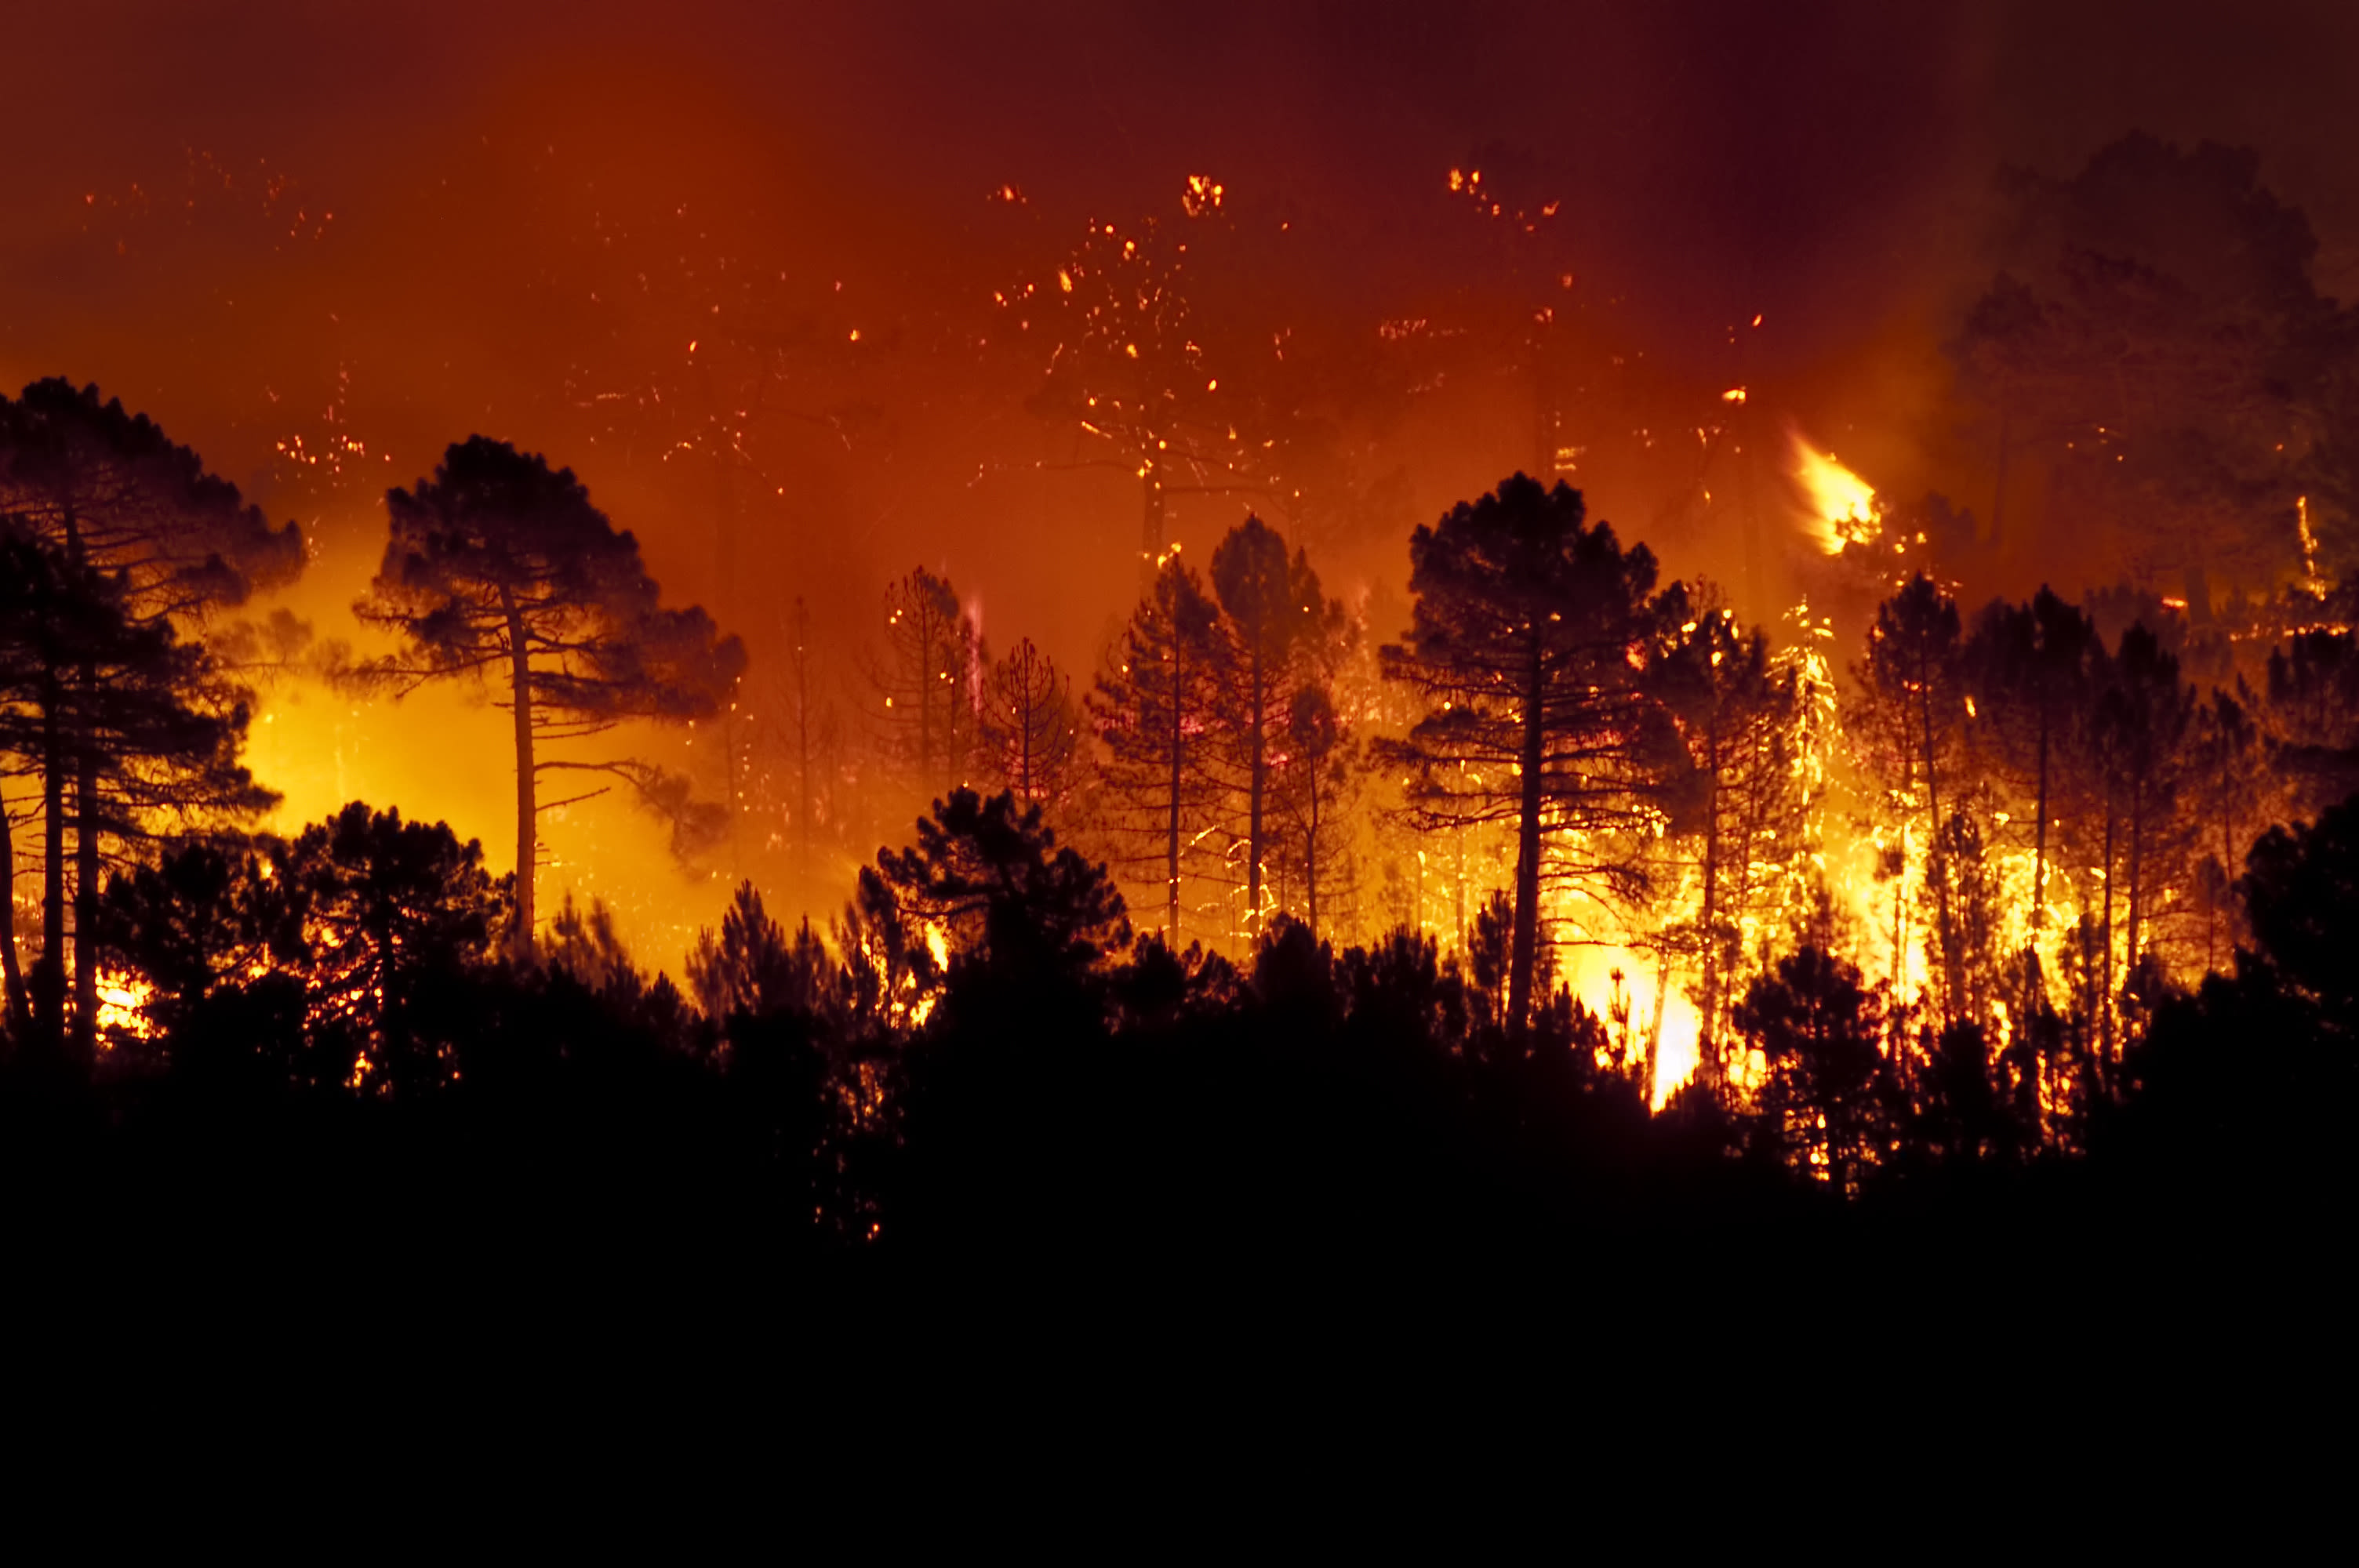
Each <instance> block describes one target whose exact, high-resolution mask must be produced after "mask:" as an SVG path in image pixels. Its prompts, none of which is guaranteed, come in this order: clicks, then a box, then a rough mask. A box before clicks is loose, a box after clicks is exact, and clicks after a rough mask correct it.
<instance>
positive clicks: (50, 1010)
mask: <svg viewBox="0 0 2359 1568" xmlns="http://www.w3.org/2000/svg"><path fill="white" fill-rule="evenodd" d="M42 697H43V701H42V714H41V815H42V818H43V826H44V828H45V841H44V843H43V844H42V850H43V855H42V863H41V957H40V962H39V963H38V964H36V965H35V966H34V968H33V1027H34V1032H35V1033H36V1034H37V1035H38V1037H39V1039H40V1041H41V1044H42V1045H43V1046H44V1048H45V1049H47V1050H48V1051H49V1052H50V1053H51V1054H57V1053H59V1052H60V1051H61V1050H62V1049H63V1047H64V1044H65V1011H66V756H65V736H64V734H63V733H62V732H61V730H60V717H59V713H58V709H59V708H60V706H61V705H62V704H63V702H64V700H65V693H64V690H63V689H62V687H61V686H60V682H59V681H58V679H57V676H56V673H55V672H54V671H51V672H49V676H48V678H47V679H46V680H44V682H43V683H42Z"/></svg>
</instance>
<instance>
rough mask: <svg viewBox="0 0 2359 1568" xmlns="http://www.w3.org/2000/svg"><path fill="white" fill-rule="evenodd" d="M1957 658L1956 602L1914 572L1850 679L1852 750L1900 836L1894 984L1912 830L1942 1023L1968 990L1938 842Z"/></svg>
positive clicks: (1879, 619)
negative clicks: (1922, 862) (1929, 910)
mask: <svg viewBox="0 0 2359 1568" xmlns="http://www.w3.org/2000/svg"><path fill="white" fill-rule="evenodd" d="M1960 656H1961V649H1960V642H1959V622H1958V607H1957V603H1956V601H1955V600H1952V599H1951V598H1950V596H1949V595H1948V594H1946V593H1944V592H1942V591H1941V589H1940V587H1939V586H1938V585H1936V584H1935V583H1934V582H1933V580H1932V579H1930V578H1928V577H1926V576H1924V575H1923V574H1922V573H1919V574H1918V575H1917V576H1915V577H1913V578H1911V579H1909V580H1908V583H1907V585H1906V586H1904V587H1903V588H1902V589H1900V591H1899V592H1897V593H1896V594H1894V595H1893V596H1892V597H1891V598H1889V599H1887V600H1885V601H1884V602H1883V603H1882V604H1880V605H1878V606H1877V607H1876V611H1875V625H1874V627H1872V628H1871V629H1870V630H1869V632H1868V636H1867V653H1866V657H1865V658H1864V659H1863V660H1862V661H1861V663H1860V664H1859V665H1858V666H1857V667H1856V668H1854V670H1853V672H1852V676H1853V682H1854V697H1853V700H1852V704H1851V711H1850V713H1849V715H1848V720H1849V723H1848V729H1849V732H1850V739H1851V741H1852V744H1853V747H1854V751H1855V752H1856V754H1857V756H1858V758H1859V760H1860V762H1861V764H1862V766H1863V769H1864V772H1865V773H1867V774H1868V776H1869V777H1870V778H1871V779H1873V780H1874V781H1875V784H1876V785H1877V787H1878V789H1879V790H1880V791H1881V794H1882V806H1883V808H1884V810H1885V811H1886V812H1888V813H1890V815H1891V816H1893V817H1894V818H1895V819H1897V827H1898V828H1899V837H1898V842H1897V858H1895V859H1894V860H1891V861H1890V862H1889V864H1888V869H1889V871H1890V872H1891V878H1892V884H1893V888H1892V979H1893V984H1894V986H1895V987H1896V989H1897V988H1899V987H1901V986H1902V985H1903V983H1904V979H1905V977H1906V976H1907V974H1908V940H1907V932H1908V915H1907V892H1908V875H1909V865H1908V862H1909V859H1910V857H1909V849H1908V840H1909V837H1910V834H1911V832H1912V830H1913V831H1914V832H1915V834H1916V835H1917V837H1918V838H1919V841H1920V842H1921V843H1923V845H1924V846H1925V851H1924V852H1925V855H1926V870H1925V872H1924V878H1925V884H1926V887H1927V890H1928V892H1930V893H1931V895H1932V902H1933V903H1934V930H1933V933H1932V936H1933V942H1932V944H1931V947H1932V952H1933V954H1934V957H1935V958H1936V960H1937V965H1938V968H1939V974H1938V977H1937V979H1938V981H1939V984H1938V987H1937V989H1936V993H1935V994H1936V995H1937V996H1938V997H1939V999H1940V1005H1941V1008H1942V1010H1943V1016H1944V1018H1945V1019H1954V1018H1955V1017H1956V1016H1957V1012H1956V1009H1957V1004H1958V1000H1959V999H1960V998H1961V997H1962V994H1963V989H1964V983H1965V982H1964V975H1963V971H1962V967H1961V965H1962V957H1961V953H1960V949H1959V945H1958V934H1957V929H1956V925H1955V920H1954V911H1953V910H1952V909H1951V899H1950V892H1949V887H1950V875H1949V871H1948V868H1947V865H1946V863H1945V861H1944V860H1943V859H1942V847H1941V841H1940V825H1941V822H1942V818H1943V805H1942V803H1943V800H1944V798H1945V797H1944V794H1943V792H1944V791H1945V790H1947V791H1948V792H1949V795H1948V797H1947V798H1948V799H1949V801H1950V804H1951V806H1955V805H1957V804H1958V794H1959V785H1960V781H1959V780H1958V779H1957V778H1955V777H1953V776H1952V772H1953V769H1954V767H1955V766H1956V763H1957V759H1958V752H1959V748H1960V745H1961V735H1960V731H1961V730H1962V728H1963V726H1964V724H1965V722H1966V707H1965V704H1966V691H1965V684H1964V672H1963V670H1962V666H1961V665H1960Z"/></svg>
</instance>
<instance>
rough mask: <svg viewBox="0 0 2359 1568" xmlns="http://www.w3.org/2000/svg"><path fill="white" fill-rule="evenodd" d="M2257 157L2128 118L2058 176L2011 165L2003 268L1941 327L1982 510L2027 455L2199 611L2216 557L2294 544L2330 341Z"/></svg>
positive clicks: (2062, 496)
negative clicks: (1973, 441) (1981, 414)
mask: <svg viewBox="0 0 2359 1568" xmlns="http://www.w3.org/2000/svg"><path fill="white" fill-rule="evenodd" d="M2258 170H2259V158H2258V157H2257V155H2256V154H2254V153H2252V152H2250V151H2247V150H2240V149H2234V148H2229V147H2223V146H2215V145H2212V144H2210V143H2206V144H2204V145H2203V146H2199V147H2197V148H2196V149H2195V150H2194V151H2192V152H2191V153H2190V152H2185V151H2182V150H2181V149H2180V148H2178V147H2176V146H2169V145H2166V144H2164V143H2162V142H2159V141H2157V140H2156V139H2155V138H2153V137H2152V136H2149V135H2144V134H2135V135H2129V136H2126V137H2124V138H2123V139H2122V140H2120V141H2118V142H2115V143H2114V144H2113V145H2111V146H2106V147H2104V148H2102V149H2100V150H2099V151H2098V152H2097V153H2096V154H2095V155H2094V156H2093V157H2092V158H2091V159H2090V161H2089V164H2088V166H2087V167H2086V168H2084V169H2082V171H2081V172H2080V173H2079V174H2077V175H2075V176H2074V177H2072V178H2070V179H2061V180H2060V179H2051V178H2042V177H2040V176H2038V175H2035V174H2031V173H2027V172H2025V171H2020V170H2017V171H2010V173H2009V175H2008V176H2007V178H2006V196H2007V198H2008V214H2007V215H2008V218H2009V220H2010V222H2009V223H2008V224H2007V227H2008V229H2009V230H2011V232H2008V233H2006V235H2005V237H2004V239H2003V242H2002V243H2003V254H2004V255H2005V257H2006V264H2007V268H2008V270H2006V271H2003V272H2001V273H2000V274H1999V275H1998V276H1996V277H1995V279H1994V280H1993V283H1992V286H1991V287H1990V289H1989V291H1988V292H1987V293H1986V294H1985V295H1984V297H1983V298H1982V299H1981V300H1980V301H1979V302H1978V303H1977V304H1976V306H1975V307H1974V308H1973V311H1972V312H1971V313H1970V315H1969V317H1968V319H1967V322H1966V329H1965V331H1964V333H1963V335H1962V338H1961V340H1960V341H1959V342H1958V343H1957V344H1956V345H1955V346H1954V349H1953V352H1954V354H1955V355H1956V358H1957V361H1958V363H1959V366H1960V370H1961V373H1962V381H1963V383H1964V384H1965V387H1966V390H1967V391H1968V392H1969V393H1970V394H1971V395H1974V396H1975V397H1976V398H1977V400H1979V401H1981V402H1983V403H1984V405H1985V406H1987V407H1988V409H1989V410H1990V414H1991V417H1992V422H1993V424H1994V426H1995V470H1996V475H1997V483H1996V492H1995V493H1996V495H1997V497H1998V499H1999V503H2000V504H1999V506H1998V507H1995V508H1994V512H1995V514H2003V509H2004V504H2005V500H2006V494H2007V488H2008V487H2007V480H2006V472H2007V468H2008V465H2009V463H2010V462H2011V461H2017V460H2023V459H2025V458H2029V459H2031V460H2036V461H2038V462H2040V463H2042V464H2044V465H2046V466H2047V467H2048V468H2049V470H2050V471H2051V473H2052V475H2053V480H2052V489H2051V493H2052V494H2053V495H2054V497H2055V498H2056V500H2057V501H2058V502H2059V503H2064V504H2067V505H2070V506H2071V508H2072V510H2073V512H2074V514H2076V515H2077V516H2078V517H2079V518H2081V519H2082V520H2083V523H2084V525H2085V524H2093V525H2095V526H2096V527H2097V528H2099V529H2101V530H2103V534H2102V536H2103V537H2104V539H2105V540H2106V541H2107V542H2108V543H2109V544H2110V545H2111V546H2112V553H2113V555H2114V560H2115V562H2116V563H2117V565H2118V566H2119V568H2121V569H2124V570H2125V571H2128V572H2129V573H2131V574H2132V575H2134V576H2136V577H2137V578H2139V579H2141V580H2144V579H2147V578H2148V577H2150V576H2151V575H2152V574H2153V573H2156V572H2171V573H2175V574H2178V575H2180V576H2182V577H2183V578H2184V579H2185V582H2186V585H2187V586H2186V597H2187V603H2188V608H2189V613H2190V616H2191V617H2193V618H2194V619H2196V620H2198V621H2201V620H2205V619H2208V618H2209V617H2210V615H2211V614H2212V597H2213V592H2212V583H2213V580H2214V579H2226V581H2227V583H2228V584H2229V585H2231V586H2234V585H2235V584H2240V583H2243V584H2253V583H2265V582H2267V581H2268V580H2270V579H2272V578H2273V577H2275V576H2277V575H2278V574H2280V573H2281V572H2284V571H2286V570H2288V569H2290V568H2293V567H2295V566H2296V565H2297V564H2298V563H2299V544H2298V541H2297V538H2296V530H2295V514H2296V507H2297V497H2298V495H2299V493H2300V492H2301V491H2302V490H2303V489H2304V487H2305V485H2309V484H2311V483H2313V482H2314V480H2313V476H2312V474H2311V473H2310V469H2311V467H2312V464H2313V447H2312V442H2311V439H2310V430H2312V429H2320V428H2322V427H2324V426H2325V423H2326V421H2325V420H2324V419H2323V418H2321V413H2322V407H2321V403H2322V400H2323V398H2324V395H2325V386H2324V384H2323V383H2324V379H2325V377H2326V376H2327V374H2328V373H2329V371H2330V370H2331V368H2332V366H2333V365H2335V364H2336V363H2337V362H2347V361H2348V351H2347V349H2346V348H2345V347H2344V346H2343V342H2342V340H2341V332H2340V330H2339V329H2338V327H2337V325H2336V321H2335V312H2334V310H2333V307H2332V302H2331V301H2327V300H2323V299H2321V297H2319V296H2318V294H2317V292H2316V290H2315V288H2314V287H2313V286H2312V284H2311V281H2310V262H2311V258H2312V256H2313V255H2314V254H2315V252H2316V250H2317V241H2316V240H2315V238H2314V237H2313V236H2312V234H2311V232H2310V225H2309V223H2308V222H2307V221H2306V220H2305V219H2304V218H2303V217H2302V215H2301V213H2300V212H2299V211H2297V210H2294V209H2291V208H2288V207H2286V206H2283V205H2281V204H2280V203H2279V202H2278V201H2277V199H2276V198H2275V197H2274V196H2273V195H2271V194H2270V193H2269V192H2268V191H2267V189H2264V188H2262V187H2261V186H2260V185H2259V183H2258V182H2257V178H2256V177H2257V174H2258ZM1999 526H2003V516H1998V515H1995V519H1994V527H1995V528H1996V527H1999Z"/></svg>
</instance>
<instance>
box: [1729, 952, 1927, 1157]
mask: <svg viewBox="0 0 2359 1568" xmlns="http://www.w3.org/2000/svg"><path fill="white" fill-rule="evenodd" d="M1735 1021H1736V1027H1737V1028H1738V1029H1739V1030H1741V1031H1742V1032H1743V1033H1744V1034H1745V1038H1746V1039H1747V1040H1748V1041H1749V1042H1750V1043H1751V1044H1753V1046H1754V1048H1755V1049H1756V1050H1758V1051H1760V1052H1761V1054H1763V1055H1764V1056H1765V1057H1766V1058H1767V1061H1768V1064H1769V1075H1770V1076H1769V1086H1768V1088H1767V1091H1766V1093H1765V1095H1764V1097H1763V1107H1762V1113H1763V1116H1764V1118H1765V1119H1766V1122H1767V1130H1768V1131H1769V1133H1770V1134H1771V1136H1772V1137H1773V1138H1774V1140H1775V1141H1776V1142H1777V1146H1778V1147H1779V1148H1780V1149H1781V1150H1783V1151H1784V1152H1786V1153H1787V1155H1788V1158H1790V1159H1792V1160H1793V1161H1794V1162H1796V1163H1797V1164H1799V1165H1800V1166H1801V1167H1802V1168H1803V1169H1805V1170H1806V1171H1808V1172H1810V1173H1811V1174H1814V1175H1817V1176H1819V1177H1821V1179H1822V1180H1824V1181H1826V1182H1827V1183H1829V1184H1831V1185H1832V1186H1833V1187H1834V1189H1835V1190H1836V1191H1837V1192H1842V1193H1850V1192H1854V1191H1856V1190H1857V1188H1858V1185H1859V1181H1860V1176H1861V1173H1862V1172H1863V1170H1864V1167H1865V1166H1866V1165H1867V1164H1868V1162H1870V1161H1872V1160H1873V1159H1874V1158H1875V1154H1876V1152H1877V1150H1878V1148H1879V1145H1880V1141H1881V1134H1882V1127H1883V1122H1884V1119H1885V1114H1884V1113H1885V1110H1886V1106H1887V1104H1888V1103H1889V1099H1890V1095H1891V1089H1890V1086H1889V1084H1888V1083H1887V1081H1886V1075H1885V1063H1884V1055H1883V1053H1882V1052H1881V1051H1880V1050H1879V1049H1878V1043H1879V1041H1880V1039H1881V1037H1882V1033H1883V1027H1884V1006H1883V1001H1882V1000H1881V997H1880V996H1879V994H1878V993H1877V992H1876V991H1875V990H1871V989H1868V988H1867V987H1866V986H1865V985H1864V983H1863V982H1862V981H1861V979H1860V973H1859V969H1858V968H1857V967H1856V966H1854V965H1852V964H1849V963H1846V962H1844V961H1843V959H1841V958H1839V957H1835V956H1834V955H1832V954H1831V953H1829V952H1827V951H1826V950H1825V949H1824V948H1822V947H1821V946H1817V945H1816V944H1815V943H1809V942H1806V943H1805V944H1804V945H1803V946H1802V947H1801V948H1800V949H1799V951H1797V952H1795V953H1792V954H1790V955H1788V957H1783V958H1780V959H1779V960H1777V970H1776V972H1775V973H1774V974H1769V975H1764V976H1762V977H1760V978H1759V979H1756V980H1755V981H1754V982H1753V985H1752V987H1751V989H1748V990H1747V991H1746V992H1745V1000H1743V1001H1742V1002H1740V1003H1738V1004H1737V1007H1736V1012H1735Z"/></svg>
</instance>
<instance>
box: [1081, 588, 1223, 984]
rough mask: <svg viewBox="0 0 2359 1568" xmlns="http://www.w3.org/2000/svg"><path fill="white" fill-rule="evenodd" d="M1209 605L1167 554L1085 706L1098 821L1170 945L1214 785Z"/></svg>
mask: <svg viewBox="0 0 2359 1568" xmlns="http://www.w3.org/2000/svg"><path fill="white" fill-rule="evenodd" d="M1219 620H1220V610H1219V607H1218V606H1216V605H1214V604H1213V603H1212V600H1210V599H1208V598H1206V597H1205V594H1204V589H1203V585H1202V583H1201V581H1199V580H1198V579H1197V577H1196V574H1195V573H1194V572H1192V571H1190V569H1189V568H1187V567H1186V566H1184V565H1182V564H1181V563H1180V561H1179V560H1178V559H1177V558H1176V557H1175V558H1172V559H1169V560H1167V561H1166V562H1165V563H1164V564H1163V567H1162V569H1161V570H1160V571H1159V572H1158V573H1157V575H1156V579H1155V587H1154V590H1153V591H1152V592H1151V593H1149V594H1148V595H1147V597H1146V598H1144V599H1142V600H1140V601H1139V604H1138V607H1137V609H1136V610H1135V611H1132V614H1131V618H1130V624H1129V625H1128V627H1126V628H1125V630H1124V633H1123V636H1122V640H1121V641H1120V642H1119V643H1116V644H1115V646H1114V650H1113V652H1112V653H1111V654H1109V660H1110V662H1109V664H1108V665H1107V667H1106V668H1105V669H1103V670H1102V671H1100V672H1099V675H1098V678H1097V687H1096V689H1095V690H1094V691H1093V692H1092V693H1091V695H1090V697H1089V698H1088V702H1087V707H1088V709H1089V715H1090V721H1091V723H1092V724H1093V726H1094V727H1095V729H1096V730H1097V734H1098V739H1099V740H1100V741H1102V742H1103V744H1104V746H1105V748H1106V750H1107V752H1108V757H1107V760H1106V762H1105V768H1104V782H1105V785H1106V792H1107V796H1108V799H1107V807H1106V822H1105V828H1106V830H1107V832H1108V833H1109V834H1110V836H1111V837H1112V838H1113V839H1114V843H1115V846H1116V852H1115V860H1116V864H1118V865H1119V866H1121V867H1123V868H1124V869H1125V870H1126V871H1128V872H1129V873H1130V875H1131V876H1132V877H1133V878H1134V879H1135V880H1136V881H1138V882H1141V883H1144V882H1147V881H1158V882H1160V883H1161V884H1162V888H1163V893H1164V897H1163V901H1162V902H1163V907H1164V917H1163V940H1164V942H1165V944H1166V945H1167V946H1170V947H1172V948H1173V949H1174V950H1175V951H1176V950H1177V949H1178V948H1179V947H1180V931H1181V927H1182V925H1183V920H1182V910H1183V905H1184V899H1183V893H1182V884H1183V881H1184V879H1185V878H1187V877H1189V876H1190V875H1193V874H1198V873H1200V872H1201V870H1203V869H1204V866H1205V861H1206V860H1207V859H1208V856H1207V853H1206V851H1205V849H1204V848H1203V840H1204V838H1205V836H1206V835H1207V834H1208V833H1210V832H1211V831H1212V827H1214V826H1215V823H1216V821H1217V818H1216V817H1215V816H1214V812H1215V809H1216V807H1217V806H1218V804H1219V800H1220V791H1219V789H1218V787H1217V785H1216V784H1214V782H1213V781H1212V778H1211V777H1210V776H1209V775H1208V773H1207V771H1206V767H1207V762H1208V761H1209V752H1210V750H1211V747H1212V743H1213V726H1214V723H1215V716H1214V702H1215V687H1214V685H1213V681H1212V676H1213V673H1214V665H1215V661H1216V660H1217V659H1218V658H1219V657H1220V651H1221V650H1220V643H1219V641H1218V629H1219Z"/></svg>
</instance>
